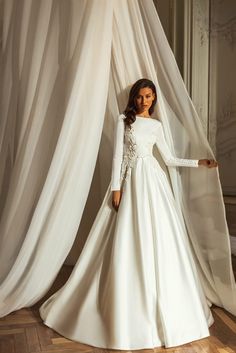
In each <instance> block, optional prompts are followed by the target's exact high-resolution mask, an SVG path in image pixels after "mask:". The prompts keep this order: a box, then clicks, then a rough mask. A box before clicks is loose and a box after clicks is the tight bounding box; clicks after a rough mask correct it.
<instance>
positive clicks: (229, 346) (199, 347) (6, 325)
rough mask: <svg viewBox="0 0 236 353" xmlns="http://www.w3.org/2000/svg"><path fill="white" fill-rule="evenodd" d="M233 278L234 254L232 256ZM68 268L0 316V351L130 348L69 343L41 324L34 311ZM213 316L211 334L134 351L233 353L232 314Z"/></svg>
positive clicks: (97, 352) (235, 328)
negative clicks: (36, 296)
mask: <svg viewBox="0 0 236 353" xmlns="http://www.w3.org/2000/svg"><path fill="white" fill-rule="evenodd" d="M232 259H233V268H234V274H235V277H236V257H235V256H233V257H232ZM71 270H72V268H71V267H70V266H63V267H62V269H61V271H60V273H59V275H58V277H57V279H56V280H55V282H54V284H53V286H52V288H51V290H50V291H49V292H48V293H47V296H45V297H44V298H42V300H41V301H39V302H38V303H37V304H36V305H34V306H33V307H31V308H24V309H21V310H18V311H16V312H13V313H11V314H9V315H7V316H5V317H4V318H1V319H0V353H36V352H44V353H63V352H70V353H85V352H86V353H109V352H113V353H115V352H122V353H128V352H131V351H124V350H123V351H120V350H107V349H101V348H94V347H91V346H88V345H85V344H80V343H76V342H72V341H70V340H69V339H66V338H64V337H62V336H60V335H59V334H57V333H56V332H55V331H53V330H52V329H50V328H49V327H47V326H45V325H44V324H43V323H42V320H41V318H40V316H39V313H38V307H39V306H40V305H41V303H42V302H43V301H45V299H46V298H47V297H48V296H50V295H51V294H52V293H54V292H55V291H56V290H57V289H59V288H60V287H61V285H62V284H63V283H65V281H66V279H67V278H68V276H69V274H70V272H71ZM212 313H213V316H214V319H215V322H214V324H213V325H212V326H211V328H210V333H211V336H210V337H207V338H204V339H202V340H198V341H195V342H192V343H189V344H185V345H182V346H179V347H175V348H168V349H164V348H156V349H146V350H137V351H132V352H138V353H144V352H145V353H149V352H150V353H151V352H152V353H155V352H158V353H159V352H168V353H180V352H181V353H226V352H229V353H236V317H234V316H233V315H231V314H229V313H228V312H226V311H225V310H223V309H221V308H219V307H216V306H213V307H212Z"/></svg>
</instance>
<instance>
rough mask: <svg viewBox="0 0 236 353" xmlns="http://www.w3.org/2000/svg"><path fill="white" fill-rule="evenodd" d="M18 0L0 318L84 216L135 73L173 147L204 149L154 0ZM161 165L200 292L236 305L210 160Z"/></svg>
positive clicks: (28, 296) (66, 244)
mask: <svg viewBox="0 0 236 353" xmlns="http://www.w3.org/2000/svg"><path fill="white" fill-rule="evenodd" d="M21 4H23V6H19V3H18V2H17V1H16V0H10V1H9V0H5V1H4V17H3V23H4V30H3V51H2V59H1V62H2V65H1V71H2V73H3V76H2V77H3V81H2V87H1V92H2V94H1V97H2V98H1V115H2V118H1V140H0V143H1V151H0V153H1V168H0V170H1V172H0V173H1V174H0V178H1V179H0V182H1V184H0V185H1V194H2V199H4V202H2V204H1V224H0V228H1V232H0V234H1V235H0V236H1V238H0V242H1V244H0V245H1V248H0V252H1V253H0V278H1V287H0V302H1V303H2V304H1V307H0V316H4V315H6V314H7V313H9V312H11V311H14V310H16V309H19V308H21V307H24V306H30V305H32V304H34V303H35V302H37V301H38V300H39V299H40V298H41V297H42V296H43V295H44V294H45V293H46V292H47V290H48V289H49V288H50V286H51V284H52V282H53V280H54V279H55V277H56V275H57V273H58V271H59V270H60V268H61V266H62V264H63V262H64V260H65V258H66V256H67V254H68V252H69V250H70V249H71V247H72V244H73V241H74V239H75V236H76V232H77V229H78V227H79V225H80V221H81V217H85V218H86V212H83V211H84V206H85V202H86V198H87V196H88V193H89V190H90V184H91V180H92V176H93V172H94V168H95V162H96V158H97V155H98V151H99V143H100V139H101V134H102V132H103V133H104V134H105V135H106V136H107V138H108V144H109V145H110V146H112V141H113V134H112V133H108V131H109V132H110V131H111V129H110V125H111V124H115V123H116V118H117V115H118V114H119V112H122V110H123V109H124V108H125V105H126V102H127V98H128V92H129V88H130V86H131V85H132V83H134V82H135V81H136V80H137V79H139V78H142V77H147V78H150V79H151V80H153V81H154V83H155V84H156V87H157V96H158V97H157V98H158V101H157V106H156V109H155V112H154V114H153V116H155V117H156V118H158V119H160V120H161V121H162V122H163V126H164V131H165V135H166V139H167V141H168V143H169V146H170V148H171V150H172V153H173V154H174V155H175V156H177V157H180V158H192V159H200V158H214V155H213V152H212V150H211V148H210V146H209V143H208V141H207V139H206V136H205V135H204V131H203V127H202V124H201V121H200V119H199V117H198V115H197V112H196V110H195V108H194V106H193V104H192V101H191V99H190V97H189V95H188V92H187V90H186V88H185V86H184V83H183V80H182V78H181V75H180V73H179V70H178V67H177V64H176V62H175V58H174V55H173V53H172V52H171V49H170V47H169V45H168V42H167V39H166V37H165V34H164V31H163V29H162V27H161V24H160V21H159V18H158V15H157V13H156V9H155V6H154V4H153V2H152V0H124V1H119V0H99V1H96V0H90V1H86V0H79V1H78V0H74V1H73V0H67V1H62V0H56V1H43V0H41V1H33V0H32V1H27V0H24V1H22V2H21ZM19 10H20V11H19ZM105 117H106V119H105V120H104V118H105ZM113 126H114V125H113ZM155 156H156V157H157V158H158V159H160V155H159V153H158V151H157V150H156V151H155ZM4 171H5V172H4ZM165 171H166V173H167V174H168V175H169V178H170V182H171V185H172V189H173V193H174V196H175V198H176V200H177V204H178V207H179V210H180V211H181V212H182V214H183V217H184V221H185V224H186V227H187V230H188V235H189V238H190V240H191V246H192V252H193V256H194V259H195V261H196V264H197V268H198V272H199V276H200V279H201V281H202V284H203V288H204V291H205V295H206V296H207V299H208V300H209V302H210V303H215V304H216V305H219V306H222V307H224V308H225V309H226V310H228V311H229V312H231V313H233V314H234V315H236V285H235V280H234V277H233V271H232V262H231V249H230V241H229V233H228V228H227V223H226V218H225V209H224V204H223V197H222V190H221V185H220V180H219V172H218V169H217V168H213V169H207V168H204V167H199V168H179V169H176V168H173V167H168V168H167V167H166V168H165ZM101 172H102V173H104V174H105V173H106V170H102V171H101ZM8 180H9V181H8ZM108 188H110V185H108Z"/></svg>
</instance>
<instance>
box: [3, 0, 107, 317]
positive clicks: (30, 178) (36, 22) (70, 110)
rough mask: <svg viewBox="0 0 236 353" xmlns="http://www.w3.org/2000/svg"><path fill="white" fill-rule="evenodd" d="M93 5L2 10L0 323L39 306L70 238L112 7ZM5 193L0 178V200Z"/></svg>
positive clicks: (87, 165)
mask: <svg viewBox="0 0 236 353" xmlns="http://www.w3.org/2000/svg"><path fill="white" fill-rule="evenodd" d="M102 3H103V6H102V7H101V6H100V5H99V2H97V1H96V0H92V1H88V2H86V1H85V2H84V1H78V0H74V1H69V2H65V1H32V2H31V1H21V2H20V5H19V2H18V1H6V2H4V9H5V13H4V21H6V22H7V23H9V24H8V26H7V31H6V33H5V34H4V42H5V45H4V47H3V69H4V70H3V72H4V81H3V91H5V88H6V89H7V90H6V92H9V97H8V99H6V98H5V97H3V99H2V101H1V107H2V112H3V113H4V114H2V119H1V125H2V128H1V131H4V135H3V138H2V149H1V164H2V165H1V168H0V169H1V171H2V170H4V168H5V169H6V167H7V166H8V167H9V168H10V169H11V173H10V180H9V185H8V188H7V195H6V202H5V204H4V207H3V209H2V213H1V225H0V226H1V239H0V241H1V244H0V262H1V264H0V269H1V270H0V275H1V276H0V277H1V288H0V297H1V315H5V314H7V313H8V312H10V311H12V310H15V309H17V308H19V307H22V306H25V305H31V304H32V303H34V302H35V301H37V300H38V299H39V298H41V297H42V295H43V294H44V293H45V292H46V291H47V290H48V288H49V287H50V285H51V284H52V282H53V280H54V279H55V276H56V274H57V273H58V271H59V269H60V267H61V265H62V264H63V262H64V260H65V258H66V256H67V254H68V252H69V250H70V249H71V246H72V244H73V241H74V238H75V236H76V232H77V228H78V225H79V222H80V219H81V215H82V212H83V208H84V205H85V202H86V198H87V195H88V192H89V188H90V183H91V179H92V176H93V171H94V167H95V162H96V157H97V153H98V149H99V143H100V137H101V132H102V127H103V120H104V114H105V108H106V101H107V92H108V82H109V70H110V69H109V67H110V65H109V63H110V53H111V33H112V10H113V6H112V5H113V4H112V3H111V2H110V1H109V0H107V1H103V2H102ZM22 4H23V5H24V6H23V8H22V16H20V18H21V21H19V20H17V19H18V17H19V13H18V10H19V8H20V7H21V6H22ZM24 9H27V14H25V16H23V14H24ZM77 14H78V15H77ZM27 15H28V16H29V17H28V22H27V23H25V22H24V17H27ZM46 19H47V20H46ZM15 26H17V28H15ZM25 32H27V34H26V33H25ZM16 43H17V46H16ZM21 45H22V47H21ZM21 60H22V64H21ZM25 61H26V62H25ZM20 64H21V65H20ZM21 67H22V69H20V68H21ZM85 72H88V73H89V76H88V75H86V74H85ZM9 86H10V88H9ZM98 92H99V96H98ZM91 103H92V104H91ZM9 159H10V161H9ZM5 184H6V181H5V178H4V175H2V179H1V186H2V193H3V194H4V192H6V191H5V189H4V186H5Z"/></svg>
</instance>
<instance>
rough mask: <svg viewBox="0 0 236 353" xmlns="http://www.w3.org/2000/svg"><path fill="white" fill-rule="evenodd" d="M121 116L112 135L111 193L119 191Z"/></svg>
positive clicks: (121, 145)
mask: <svg viewBox="0 0 236 353" xmlns="http://www.w3.org/2000/svg"><path fill="white" fill-rule="evenodd" d="M123 117H124V116H123V114H120V115H119V116H118V119H117V122H116V128H115V134H114V147H113V160H112V173H111V191H113V190H120V187H121V185H120V172H121V164H122V160H123V144H124V120H123Z"/></svg>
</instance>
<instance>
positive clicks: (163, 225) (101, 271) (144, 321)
mask: <svg viewBox="0 0 236 353" xmlns="http://www.w3.org/2000/svg"><path fill="white" fill-rule="evenodd" d="M156 101H157V95H156V88H155V85H154V84H153V82H152V81H150V80H148V79H140V80H138V81H137V82H135V84H134V85H133V86H132V88H131V90H130V94H129V100H128V104H127V107H126V109H125V111H124V113H123V114H120V115H119V117H118V121H117V126H116V134H115V142H114V155H113V164H112V176H111V186H110V190H108V191H107V193H106V195H105V198H104V200H103V203H102V206H101V208H100V210H99V212H98V215H97V217H96V219H95V222H94V224H93V226H92V228H91V231H90V233H89V236H88V238H87V241H86V244H85V246H84V248H83V250H82V253H81V254H80V256H79V259H78V261H77V263H76V265H75V267H74V269H73V271H72V273H71V275H70V277H69V279H68V281H67V282H66V284H65V285H64V286H63V287H62V288H61V289H60V290H59V291H57V292H56V293H54V294H53V295H52V296H51V297H50V298H49V299H48V300H46V302H44V303H43V305H42V306H41V307H40V314H41V317H42V319H43V320H44V322H45V324H46V325H48V326H49V327H52V328H53V329H54V330H56V331H58V332H59V333H61V334H62V335H64V336H65V337H68V338H70V339H72V340H75V341H79V342H82V343H86V344H89V345H92V346H96V347H102V348H108V349H109V348H110V349H125V350H129V349H142V348H143V349H145V348H154V347H160V346H165V347H173V346H177V345H181V344H185V343H187V342H192V341H194V340H197V339H201V338H204V337H207V336H209V330H208V328H209V326H210V325H212V323H213V322H214V319H213V317H212V314H211V311H210V308H209V305H211V303H209V302H208V301H207V299H206V297H205V295H204V292H203V289H202V286H201V283H200V280H199V277H198V274H197V270H196V267H195V264H194V261H193V257H192V253H191V250H190V245H189V241H188V236H187V233H186V229H185V224H184V221H183V217H182V215H181V214H180V213H179V211H178V208H177V205H176V203H175V199H174V196H173V194H172V191H171V187H170V184H169V181H168V179H167V176H166V174H165V172H164V171H163V169H162V168H161V166H160V165H159V163H158V161H157V159H156V158H154V156H153V154H152V149H153V145H154V144H156V146H157V147H158V149H159V151H160V153H161V156H162V157H163V160H164V162H165V163H166V165H168V166H173V167H178V166H183V167H200V166H203V167H208V168H212V167H216V166H217V162H216V161H215V160H208V159H200V160H195V159H181V158H175V157H173V156H172V154H171V152H170V150H169V147H168V145H167V143H166V141H165V138H164V132H163V129H162V124H161V122H160V121H158V120H157V119H154V118H151V114H152V113H153V111H154V106H155V104H156ZM111 191H112V192H111ZM110 203H112V206H113V209H112V206H111V205H110Z"/></svg>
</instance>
